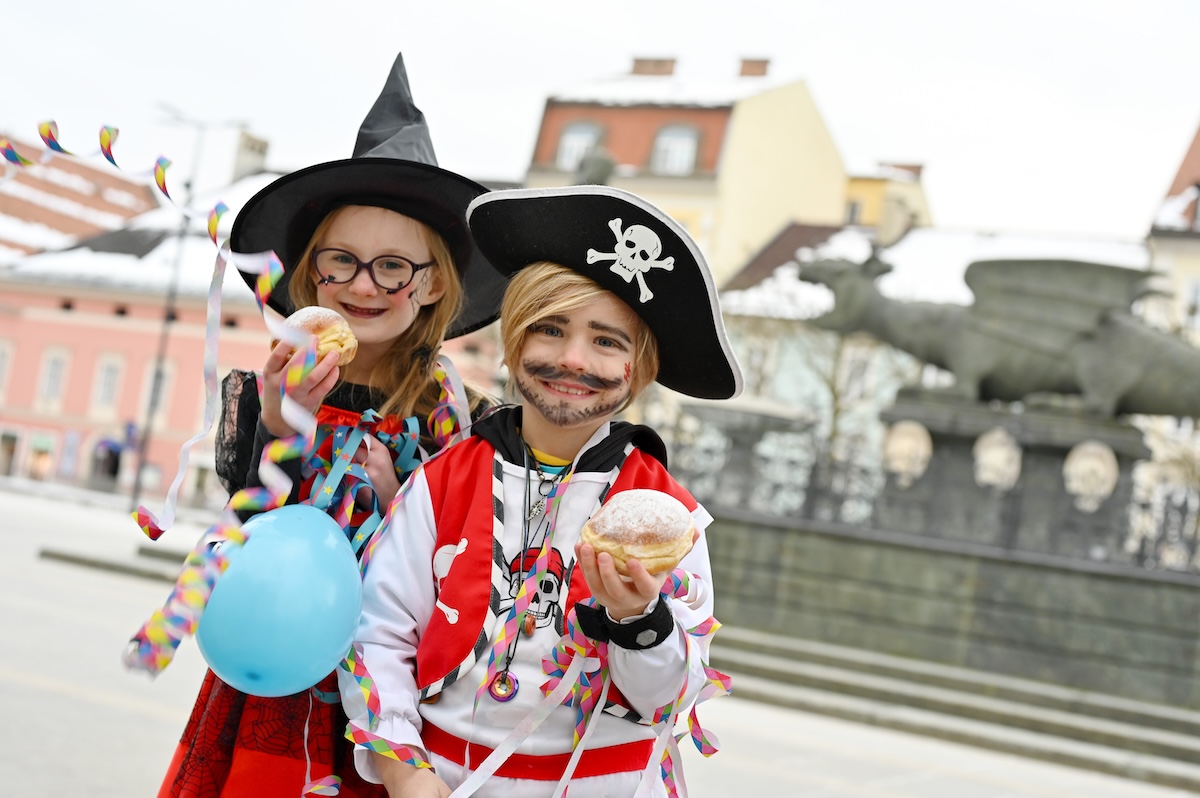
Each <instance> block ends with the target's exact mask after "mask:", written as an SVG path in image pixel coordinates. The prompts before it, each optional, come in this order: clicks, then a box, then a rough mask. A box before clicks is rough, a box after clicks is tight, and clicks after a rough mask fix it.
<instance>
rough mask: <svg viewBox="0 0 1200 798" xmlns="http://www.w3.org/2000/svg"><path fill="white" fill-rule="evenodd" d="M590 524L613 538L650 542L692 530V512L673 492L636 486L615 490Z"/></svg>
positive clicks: (668, 538) (670, 538)
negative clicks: (671, 493)
mask: <svg viewBox="0 0 1200 798" xmlns="http://www.w3.org/2000/svg"><path fill="white" fill-rule="evenodd" d="M588 524H589V526H591V528H592V531H593V532H595V533H596V534H598V535H600V536H601V537H604V538H608V539H609V540H614V541H619V542H621V543H647V542H657V541H667V540H676V539H678V538H681V537H683V536H684V535H688V534H690V533H691V529H692V514H691V513H690V512H688V509H687V507H684V506H683V503H682V502H680V501H679V500H678V499H676V498H675V497H674V496H671V495H670V494H667V493H663V492H661V491H657V490H645V489H641V488H636V489H633V490H625V491H621V492H620V493H617V494H614V495H613V496H612V497H611V498H609V500H608V501H606V502H605V503H604V506H602V507H601V508H600V510H599V511H598V512H597V513H596V514H595V515H594V516H592V519H591V520H590V521H589V522H588Z"/></svg>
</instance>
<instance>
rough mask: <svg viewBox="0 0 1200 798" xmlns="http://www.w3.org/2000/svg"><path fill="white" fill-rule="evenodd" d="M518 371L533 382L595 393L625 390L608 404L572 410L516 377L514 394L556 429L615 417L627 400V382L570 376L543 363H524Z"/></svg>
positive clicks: (566, 403)
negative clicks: (559, 383)
mask: <svg viewBox="0 0 1200 798" xmlns="http://www.w3.org/2000/svg"><path fill="white" fill-rule="evenodd" d="M521 368H522V372H523V376H524V377H526V378H532V379H533V380H536V381H544V382H557V381H569V382H577V383H579V384H580V385H584V386H586V387H588V388H591V389H592V390H594V391H614V390H617V389H618V388H620V387H622V386H625V388H626V390H625V391H623V392H622V393H621V394H620V395H619V396H617V397H615V398H614V399H613V400H612V401H610V402H603V403H601V404H593V405H591V406H589V407H572V406H571V405H570V404H569V403H568V402H566V401H562V402H555V401H554V400H553V399H551V398H549V397H547V396H544V395H542V394H541V393H539V392H538V391H536V390H534V389H533V387H532V386H531V385H530V384H529V382H527V381H526V380H523V379H522V378H521V377H517V379H516V383H517V390H518V391H520V393H521V396H522V397H524V399H525V401H526V402H528V403H529V404H530V406H532V407H533V408H534V409H535V410H537V411H538V413H540V414H541V415H542V416H543V417H544V418H545V419H546V420H547V421H549V422H550V423H551V424H553V425H555V426H556V427H570V426H574V425H575V424H581V423H584V422H587V421H591V420H592V419H595V418H601V417H604V416H608V415H612V414H614V413H616V412H617V411H618V410H619V409H620V408H621V406H622V405H623V404H624V403H625V400H626V399H627V398H629V390H628V381H627V380H621V379H615V380H610V379H606V378H604V377H599V376H597V375H595V374H572V373H571V372H567V371H563V370H561V369H557V368H554V367H553V366H547V365H545V364H543V363H535V362H532V361H526V362H524V363H522V364H521Z"/></svg>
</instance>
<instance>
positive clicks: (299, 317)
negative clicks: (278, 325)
mask: <svg viewBox="0 0 1200 798" xmlns="http://www.w3.org/2000/svg"><path fill="white" fill-rule="evenodd" d="M345 321H346V320H345V319H343V318H342V314H340V313H338V312H337V311H336V310H330V309H329V308H323V307H321V306H320V305H308V306H307V307H303V308H300V309H298V310H297V311H296V312H295V313H293V314H292V315H290V316H288V317H287V323H288V325H289V326H291V327H298V328H299V329H301V330H308V331H309V332H317V331H319V330H321V329H322V328H324V327H328V326H329V325H331V324H337V323H339V322H342V323H345Z"/></svg>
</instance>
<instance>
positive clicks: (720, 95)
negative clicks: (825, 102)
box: [549, 74, 793, 108]
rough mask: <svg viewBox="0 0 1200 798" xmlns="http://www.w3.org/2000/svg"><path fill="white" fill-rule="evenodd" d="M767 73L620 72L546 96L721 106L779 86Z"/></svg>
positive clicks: (609, 102)
mask: <svg viewBox="0 0 1200 798" xmlns="http://www.w3.org/2000/svg"><path fill="white" fill-rule="evenodd" d="M785 82H793V81H781V80H778V79H775V78H771V77H767V76H755V77H732V78H730V77H724V78H716V79H712V78H705V77H704V76H703V75H702V74H692V75H688V74H682V75H620V76H618V77H614V78H605V79H601V80H595V81H590V82H587V83H580V84H578V85H575V86H572V87H570V88H567V89H564V90H562V91H557V92H554V93H553V94H551V95H550V98H549V99H550V100H551V101H552V102H559V103H598V104H600V105H620V106H628V105H669V106H670V105H673V106H687V107H701V108H723V107H728V106H731V105H733V104H734V103H735V102H737V101H738V100H741V99H743V98H745V97H751V96H754V95H756V94H761V93H762V92H764V91H766V90H768V89H772V88H775V87H776V86H780V85H783V83H785Z"/></svg>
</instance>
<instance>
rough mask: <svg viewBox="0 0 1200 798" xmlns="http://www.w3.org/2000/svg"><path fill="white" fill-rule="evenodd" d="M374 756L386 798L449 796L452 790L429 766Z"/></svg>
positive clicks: (378, 755)
mask: <svg viewBox="0 0 1200 798" xmlns="http://www.w3.org/2000/svg"><path fill="white" fill-rule="evenodd" d="M374 757H375V767H376V768H377V769H378V770H379V776H380V778H382V779H383V786H384V788H385V789H386V790H387V794H388V798H450V793H451V792H452V790H451V789H450V788H449V787H448V786H446V782H444V781H442V779H441V778H440V777H439V776H438V775H437V774H436V773H434V772H433V770H431V769H430V768H417V767H413V766H412V765H409V764H407V763H404V762H398V761H397V760H395V759H392V758H390V757H386V756H383V755H382V754H375V755H374Z"/></svg>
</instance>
